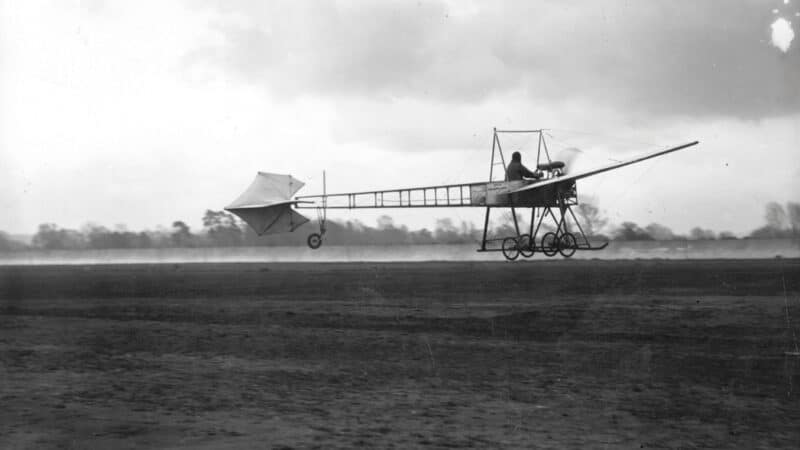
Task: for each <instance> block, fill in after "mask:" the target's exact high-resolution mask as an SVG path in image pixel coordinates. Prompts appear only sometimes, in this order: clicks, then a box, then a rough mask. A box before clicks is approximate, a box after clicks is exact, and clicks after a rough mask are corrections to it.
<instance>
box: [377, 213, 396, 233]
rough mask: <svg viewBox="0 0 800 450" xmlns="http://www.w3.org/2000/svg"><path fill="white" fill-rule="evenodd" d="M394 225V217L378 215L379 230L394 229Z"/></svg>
mask: <svg viewBox="0 0 800 450" xmlns="http://www.w3.org/2000/svg"><path fill="white" fill-rule="evenodd" d="M394 228H395V227H394V219H392V217H391V216H387V215H385V214H384V215H382V216H380V217H378V229H379V230H393V229H394Z"/></svg>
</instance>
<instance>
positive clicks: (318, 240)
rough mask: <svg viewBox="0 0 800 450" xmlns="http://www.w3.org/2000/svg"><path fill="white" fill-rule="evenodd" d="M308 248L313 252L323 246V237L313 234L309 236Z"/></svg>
mask: <svg viewBox="0 0 800 450" xmlns="http://www.w3.org/2000/svg"><path fill="white" fill-rule="evenodd" d="M306 242H307V243H308V246H309V247H311V248H312V249H313V250H316V249H318V248H319V247H320V245H322V236H320V235H319V234H318V233H312V234H310V235H308V241H306Z"/></svg>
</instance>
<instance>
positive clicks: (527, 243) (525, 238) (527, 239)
mask: <svg viewBox="0 0 800 450" xmlns="http://www.w3.org/2000/svg"><path fill="white" fill-rule="evenodd" d="M534 251H535V247H534V245H533V240H532V239H531V235H530V234H523V235H522V236H520V237H519V252H520V253H521V254H522V256H524V257H526V258H530V257H531V256H533V252H534Z"/></svg>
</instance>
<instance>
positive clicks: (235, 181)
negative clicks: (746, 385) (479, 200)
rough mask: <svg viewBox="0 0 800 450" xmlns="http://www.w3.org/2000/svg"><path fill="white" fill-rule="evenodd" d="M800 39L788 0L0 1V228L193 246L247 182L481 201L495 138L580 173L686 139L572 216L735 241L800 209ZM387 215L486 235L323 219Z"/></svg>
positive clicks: (416, 213)
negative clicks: (563, 156) (469, 196)
mask: <svg viewBox="0 0 800 450" xmlns="http://www.w3.org/2000/svg"><path fill="white" fill-rule="evenodd" d="M797 23H800V0H793V1H787V0H774V1H773V0H739V1H736V2H730V1H725V0H706V1H701V2H698V1H693V0H692V1H690V0H668V1H662V0H653V1H648V2H635V1H622V0H619V1H605V0H600V1H595V0H592V1H571V0H558V1H556V0H553V1H509V2H494V1H492V2H488V1H484V2H476V1H468V0H450V1H418V2H417V1H402V2H395V1H363V2H361V1H357V2H335V1H330V2H317V1H287V2H280V1H275V2H262V1H248V0H227V1H215V0H196V1H177V0H175V1H146V0H145V1H137V2H128V1H104V0H83V1H55V0H53V1H7V0H0V211H2V213H0V230H3V231H6V232H10V233H23V234H31V233H33V232H35V230H36V228H37V226H38V225H39V224H41V223H56V224H58V225H59V226H62V227H68V228H80V227H82V226H84V225H85V224H87V223H96V224H101V225H105V226H108V227H116V226H118V225H120V226H121V225H124V226H126V227H127V228H128V229H133V230H140V229H155V228H157V227H159V226H163V227H170V225H171V224H172V222H173V221H175V220H184V221H186V222H187V223H188V224H189V225H190V226H192V227H193V229H197V228H199V227H200V226H201V221H200V219H201V217H202V214H203V212H204V211H205V210H206V209H214V210H218V209H221V208H222V207H224V206H225V205H226V204H228V203H229V202H230V201H232V200H233V199H234V198H236V197H237V196H238V195H239V194H240V193H241V192H242V191H243V190H244V189H245V188H246V187H247V186H248V185H249V183H250V181H251V180H252V178H253V176H254V175H255V173H256V172H257V171H265V172H274V173H284V174H291V175H293V176H294V177H295V178H298V179H300V180H303V181H305V182H306V183H307V185H306V187H305V188H304V189H303V190H302V191H300V192H299V193H298V194H314V193H319V192H321V191H322V171H323V170H326V171H327V179H328V192H348V191H364V190H371V189H389V188H399V187H412V186H422V185H437V184H451V183H462V182H474V181H485V180H487V178H488V169H489V167H488V166H489V158H490V151H491V143H492V129H493V128H494V127H497V128H527V129H529V128H547V129H550V130H551V131H549V132H548V133H549V134H548V136H547V138H548V139H550V138H551V137H552V141H551V142H552V143H553V146H554V148H556V149H557V148H558V147H559V145H560V146H563V147H568V146H569V147H573V146H574V147H578V148H580V149H581V151H582V154H581V155H582V156H581V158H580V160H579V161H577V162H576V163H575V164H576V166H581V167H590V166H591V165H594V164H606V163H607V162H608V161H609V160H614V159H621V158H624V157H627V156H633V155H636V154H638V153H642V152H644V151H649V150H653V149H656V148H661V147H666V146H670V145H677V144H681V143H684V142H689V141H693V140H699V141H700V145H699V146H696V147H693V148H691V149H688V150H684V151H682V152H678V153H674V154H670V155H668V156H665V157H663V158H658V159H656V160H653V161H649V162H646V163H643V164H640V165H635V166H631V167H628V168H624V169H620V170H618V171H614V172H610V173H606V174H603V175H599V176H597V177H592V178H588V179H585V180H581V181H580V182H579V184H578V193H579V198H580V199H581V200H591V201H593V202H594V203H596V204H597V205H598V206H599V207H600V209H601V210H602V211H604V213H605V214H606V215H607V216H608V218H609V219H610V221H611V222H614V223H621V222H622V221H626V220H631V221H635V222H637V223H639V224H640V225H646V224H648V223H651V222H658V223H661V224H664V225H666V226H669V227H670V228H672V229H673V230H674V231H676V232H679V233H685V232H688V230H690V229H691V228H693V227H695V226H700V227H703V228H710V229H713V230H717V231H723V230H728V231H732V232H734V233H737V234H740V235H743V234H746V233H748V232H749V231H751V230H753V229H755V228H757V227H758V226H760V225H762V224H763V223H764V205H765V204H766V203H767V202H769V201H777V202H781V203H785V202H788V201H800V194H798V193H800V158H798V152H799V151H800V49H798V46H800V43H799V42H797V39H795V38H794V34H795V28H796V27H797V25H796V24H797ZM502 139H504V141H503V144H504V149H506V151H511V150H520V151H521V152H522V154H523V162H529V163H531V162H532V160H533V159H534V158H535V148H534V147H532V145H531V144H532V142H530V141H526V140H525V139H524V138H520V137H508V138H506V137H503V138H502ZM505 139H507V140H505ZM387 213H388V214H390V215H392V216H393V217H394V219H395V222H396V223H398V224H405V225H408V226H409V227H411V228H420V227H428V228H431V227H433V226H434V224H435V221H436V219H437V218H442V217H449V218H452V219H453V220H454V221H456V223H458V222H459V221H461V220H466V221H472V222H474V223H476V224H479V223H481V221H482V215H483V211H482V210H480V209H478V208H469V209H465V208H460V209H436V210H429V209H425V210H376V211H355V212H348V211H344V212H342V211H336V212H332V213H331V214H330V216H329V217H331V218H333V219H340V220H346V219H358V220H361V221H363V222H364V223H366V224H368V225H374V224H375V220H376V219H377V217H378V216H380V215H382V214H387Z"/></svg>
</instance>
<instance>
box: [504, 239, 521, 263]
mask: <svg viewBox="0 0 800 450" xmlns="http://www.w3.org/2000/svg"><path fill="white" fill-rule="evenodd" d="M503 256H505V257H506V259H507V260H509V261H513V260H515V259H517V257H518V256H519V245H518V244H517V240H516V239H515V238H513V237H507V238H505V239H503Z"/></svg>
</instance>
